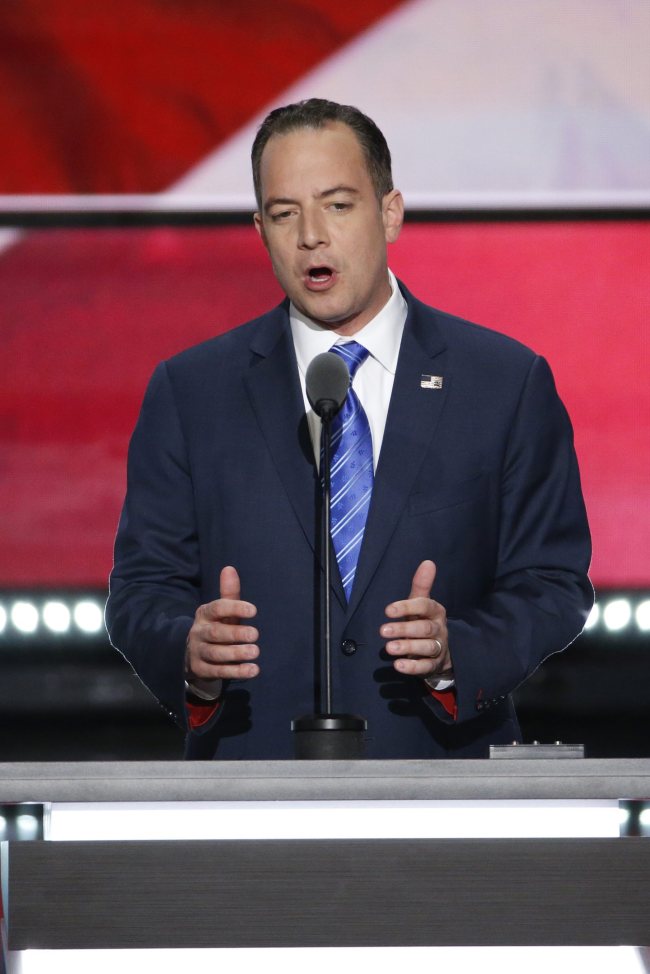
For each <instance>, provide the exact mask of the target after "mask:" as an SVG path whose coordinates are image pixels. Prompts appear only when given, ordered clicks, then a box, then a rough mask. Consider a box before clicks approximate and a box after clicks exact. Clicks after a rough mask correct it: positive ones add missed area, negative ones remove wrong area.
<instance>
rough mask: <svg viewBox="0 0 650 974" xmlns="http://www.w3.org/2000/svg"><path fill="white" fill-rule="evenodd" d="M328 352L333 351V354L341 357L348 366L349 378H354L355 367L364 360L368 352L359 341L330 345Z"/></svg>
mask: <svg viewBox="0 0 650 974" xmlns="http://www.w3.org/2000/svg"><path fill="white" fill-rule="evenodd" d="M330 352H334V354H335V355H338V356H339V358H342V359H343V361H344V362H345V364H346V365H347V367H348V372H349V373H350V378H351V379H354V375H355V373H356V371H357V369H358V368H359V366H360V365H361V363H362V362H365V360H366V359H367V358H368V355H369V354H370V353H369V352H368V349H367V348H364V347H363V345H359V342H346V343H345V344H344V345H332V347H331V348H330Z"/></svg>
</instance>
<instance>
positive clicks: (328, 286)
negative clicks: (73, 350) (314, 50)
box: [106, 99, 593, 760]
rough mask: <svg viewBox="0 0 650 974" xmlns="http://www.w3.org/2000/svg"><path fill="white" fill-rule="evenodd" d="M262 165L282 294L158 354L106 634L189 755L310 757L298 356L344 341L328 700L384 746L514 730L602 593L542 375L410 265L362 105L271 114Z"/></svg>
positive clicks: (316, 614)
mask: <svg viewBox="0 0 650 974" xmlns="http://www.w3.org/2000/svg"><path fill="white" fill-rule="evenodd" d="M252 161H253V178H254V183H255V192H256V198H257V207H258V210H257V213H256V214H255V226H256V228H257V230H258V233H259V234H260V237H261V239H262V241H263V243H264V246H265V247H266V249H267V250H268V253H269V257H270V259H271V263H272V265H273V270H274V272H275V274H276V276H277V279H278V281H279V282H280V284H281V286H282V288H283V289H284V291H285V293H286V296H287V298H286V301H284V302H283V303H282V304H281V305H280V306H279V307H278V308H275V309H274V310H272V311H270V312H268V313H267V314H265V315H263V316H262V317H260V318H258V319H256V320H255V321H251V322H248V323H247V324H245V325H243V326H241V327H239V328H236V329H234V330H233V331H230V332H228V333H226V334H224V335H221V336H219V337H218V338H215V339H212V340H211V341H208V342H205V343H203V344H201V345H198V346H196V347H194V348H191V349H188V350H187V351H185V352H183V353H181V354H180V355H177V356H175V357H174V358H172V359H170V360H169V361H167V362H163V363H162V364H161V365H159V366H158V368H157V369H156V371H155V373H154V375H153V378H152V380H151V382H150V385H149V388H148V389H147V393H146V396H145V399H144V403H143V406H142V411H141V414H140V417H139V419H138V423H137V426H136V429H135V432H134V434H133V438H132V441H131V445H130V449H129V464H128V488H127V495H126V500H125V503H124V509H123V512H122V516H121V519H120V525H119V529H118V534H117V540H116V545H115V564H114V568H113V572H112V575H111V583H110V596H109V600H108V605H107V610H106V618H107V624H108V629H109V633H110V637H111V641H112V643H113V644H114V646H116V647H117V648H118V649H119V650H120V651H121V652H122V653H123V654H124V655H125V656H126V658H127V659H128V660H129V662H130V663H131V664H132V666H133V667H134V669H135V670H136V672H137V673H138V675H139V676H140V678H141V679H142V680H143V681H144V683H145V684H146V685H147V686H148V687H149V688H150V689H151V690H152V692H153V693H154V694H155V695H156V696H157V698H158V699H159V700H160V702H161V703H162V705H163V706H164V707H165V709H166V710H168V711H169V712H170V714H172V715H173V716H174V717H175V718H176V720H177V721H179V722H180V723H181V724H182V725H183V726H184V727H185V728H186V730H187V743H186V755H187V757H189V758H213V757H214V758H222V759H239V760H245V759H253V758H255V759H256V758H265V759H273V758H290V757H292V756H293V740H292V732H291V719H292V718H294V717H297V716H300V715H301V714H306V713H309V712H313V711H314V710H315V709H317V706H316V699H315V692H317V690H316V691H315V686H316V688H317V684H318V679H317V671H318V662H317V660H318V651H317V650H318V644H319V640H320V610H319V603H320V599H319V592H320V579H321V572H322V567H321V558H322V551H321V550H320V547H321V546H320V542H319V516H320V513H319V512H320V492H321V488H320V474H319V466H320V433H321V431H320V420H319V419H318V417H317V416H316V415H315V413H314V412H313V411H312V410H311V409H310V407H309V402H308V400H307V397H306V391H305V373H306V370H307V368H308V366H309V364H310V362H311V361H312V360H313V359H314V357H315V356H316V355H318V354H319V353H321V352H325V351H329V350H330V349H332V347H333V346H334V348H335V354H337V355H340V356H341V357H343V358H344V359H345V361H346V364H347V365H348V367H349V369H350V374H351V377H352V384H351V387H350V390H349V392H348V399H347V400H346V404H345V405H344V411H345V410H346V408H347V410H348V411H347V414H346V417H347V418H346V419H345V421H344V422H342V423H341V424H340V428H339V430H338V431H336V432H335V452H334V457H333V464H332V480H333V491H334V493H333V498H332V519H331V524H332V548H333V561H334V566H335V567H334V572H333V574H334V579H333V583H332V646H333V653H332V662H333V673H332V692H333V699H334V701H335V709H336V710H337V711H338V712H348V713H351V714H361V715H362V716H363V717H365V718H366V720H367V722H368V730H367V736H366V753H367V756H368V757H371V758H437V757H440V758H443V757H481V756H485V755H486V754H487V748H488V745H489V744H491V743H495V744H496V743H508V742H511V741H514V740H518V739H519V729H518V725H517V720H516V716H515V713H514V708H513V705H512V701H511V698H510V694H511V692H512V691H513V690H514V689H515V688H516V687H517V686H518V685H519V684H520V683H522V682H523V681H524V680H525V679H526V678H527V677H528V676H529V675H530V674H531V673H532V672H533V671H534V670H535V669H536V668H537V667H538V666H539V664H540V663H541V662H542V660H543V659H544V658H545V657H547V656H548V655H550V654H551V653H555V652H558V651H560V650H561V649H563V648H564V647H565V646H566V645H567V644H568V643H570V642H571V640H572V639H574V638H575V636H576V635H577V634H578V633H579V632H580V630H581V628H582V626H583V624H584V621H585V619H586V617H587V614H588V612H589V610H590V607H591V604H592V599H593V591H592V588H591V585H590V583H589V581H588V579H587V569H588V566H589V558H590V542H589V531H588V527H587V522H586V516H585V511H584V504H583V500H582V495H581V490H580V481H579V474H578V468H577V464H576V458H575V454H574V450H573V442H572V431H571V426H570V423H569V420H568V417H567V415H566V412H565V410H564V407H563V406H562V403H561V402H560V400H559V398H558V395H557V393H556V390H555V387H554V383H553V378H552V376H551V373H550V370H549V368H548V365H547V364H546V362H545V361H544V360H543V359H542V358H540V357H539V356H536V355H535V354H534V353H533V352H532V351H530V350H529V349H527V348H525V347H524V346H523V345H520V344H519V343H517V342H515V341H513V340H511V339H509V338H506V337H505V336H503V335H499V334H497V333H495V332H492V331H488V330H486V329H483V328H480V327H478V326H477V325H473V324H470V323H468V322H465V321H462V320H460V319H458V318H455V317H452V316H451V315H448V314H444V313H442V312H439V311H435V310H434V309H432V308H429V307H427V306H425V305H423V304H421V303H420V302H419V301H417V300H416V299H415V298H414V297H413V296H412V295H411V294H410V293H409V292H408V291H407V289H406V288H405V287H404V286H403V285H402V284H401V283H399V282H398V281H397V280H396V279H395V277H394V276H393V274H392V273H391V271H390V270H389V268H388V264H387V244H389V243H392V242H393V241H395V240H396V239H397V237H398V235H399V232H400V229H401V226H402V222H403V216H404V208H403V201H402V197H401V194H400V193H399V191H398V190H396V189H394V188H393V182H392V175H391V160H390V153H389V150H388V147H387V145H386V141H385V139H384V137H383V135H382V133H381V132H380V131H379V129H378V128H377V127H376V125H375V124H374V123H373V122H372V121H371V120H370V119H369V118H367V117H366V116H365V115H363V114H362V113H361V112H359V111H358V110H357V109H356V108H352V107H350V106H344V105H338V104H336V103H333V102H329V101H324V100H322V99H310V100H309V101H306V102H301V103H299V104H295V105H288V106H286V107H284V108H279V109H276V110H275V111H273V112H271V113H270V115H268V116H267V118H266V119H265V121H264V122H263V123H262V125H261V127H260V129H259V131H258V134H257V137H256V139H255V143H254V145H253V152H252ZM337 449H338V452H337Z"/></svg>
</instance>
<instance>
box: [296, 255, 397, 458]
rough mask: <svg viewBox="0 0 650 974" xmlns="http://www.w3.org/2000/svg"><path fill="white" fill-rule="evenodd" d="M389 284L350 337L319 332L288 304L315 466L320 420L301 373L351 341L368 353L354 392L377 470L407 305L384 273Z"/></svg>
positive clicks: (330, 332)
mask: <svg viewBox="0 0 650 974" xmlns="http://www.w3.org/2000/svg"><path fill="white" fill-rule="evenodd" d="M388 276H389V280H390V286H391V290H392V293H391V296H390V298H389V299H388V301H387V302H386V304H385V305H384V307H383V308H382V309H381V311H380V312H379V314H377V315H375V317H374V318H373V319H372V321H369V322H368V324H367V325H364V326H363V328H361V330H360V331H358V332H356V333H355V334H354V335H353V336H351V338H347V337H344V336H341V335H337V334H336V333H335V332H332V331H329V330H328V329H327V328H322V327H321V326H320V325H316V324H314V322H313V321H312V320H311V319H310V318H307V317H306V316H305V315H303V314H302V313H301V312H300V311H298V310H297V308H295V307H294V306H293V304H291V305H290V308H289V321H290V324H291V334H292V336H293V344H294V347H295V350H296V358H297V360H298V372H299V373H300V385H301V388H302V395H303V399H304V402H305V411H306V413H307V420H308V422H309V432H310V434H311V441H312V445H313V448H314V456H315V458H316V464H319V463H320V438H321V421H320V417H319V416H317V415H316V413H315V412H314V410H313V409H312V408H311V406H310V404H309V400H308V399H307V391H306V388H305V374H306V372H307V369H308V367H309V364H310V362H311V361H312V359H314V358H316V356H317V355H320V354H321V352H329V350H330V349H331V347H332V345H342V344H345V343H346V342H348V341H351V340H354V341H355V342H358V343H359V345H363V347H364V348H367V349H368V351H369V353H370V354H369V355H368V358H367V359H366V360H365V361H364V362H362V363H361V365H360V366H359V368H358V369H357V371H356V374H355V376H354V391H355V392H356V394H357V396H358V397H359V400H360V402H361V405H362V406H363V408H364V410H365V412H366V416H367V417H368V423H369V424H370V432H371V434H372V453H373V464H374V469H375V470H376V469H377V462H378V460H379V451H380V450H381V444H382V441H383V438H384V429H385V427H386V416H387V414H388V404H389V403H390V397H391V393H392V391H393V382H394V380H395V370H396V368H397V357H398V355H399V347H400V343H401V341H402V334H403V332H404V323H405V322H406V313H407V308H406V301H405V300H404V298H403V296H402V293H401V291H400V289H399V287H398V286H397V281H396V280H395V277H394V275H393V273H392V271H390V270H389V271H388Z"/></svg>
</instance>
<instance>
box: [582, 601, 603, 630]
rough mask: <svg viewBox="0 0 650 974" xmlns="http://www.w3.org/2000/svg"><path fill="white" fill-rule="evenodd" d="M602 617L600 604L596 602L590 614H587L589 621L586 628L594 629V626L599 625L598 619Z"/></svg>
mask: <svg viewBox="0 0 650 974" xmlns="http://www.w3.org/2000/svg"><path fill="white" fill-rule="evenodd" d="M599 618H600V606H599V605H598V603H597V602H594V605H593V608H592V610H591V612H590V613H589V615H588V616H587V621H586V622H585V629H593V628H594V626H596V625H598V620H599Z"/></svg>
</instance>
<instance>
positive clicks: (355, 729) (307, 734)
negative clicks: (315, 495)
mask: <svg viewBox="0 0 650 974" xmlns="http://www.w3.org/2000/svg"><path fill="white" fill-rule="evenodd" d="M318 405H319V407H320V408H319V412H320V417H321V421H322V424H323V466H324V469H323V505H322V518H321V536H322V539H323V555H324V559H323V569H324V571H323V584H324V586H325V593H324V598H323V609H324V615H325V618H324V626H323V628H324V640H323V641H324V649H325V653H324V656H325V673H324V676H325V680H324V687H323V681H321V690H320V701H321V713H319V714H308V715H306V716H304V717H297V718H296V719H295V720H292V721H291V729H292V731H293V732H294V734H295V735H296V736H295V738H294V743H295V756H296V758H299V759H302V760H305V759H306V760H354V759H358V758H362V757H364V737H363V735H364V731H365V730H366V728H367V726H368V725H367V722H366V721H365V720H364V718H363V717H357V716H355V715H353V714H335V713H332V604H331V584H330V583H331V577H332V557H331V547H332V546H331V539H330V510H331V500H332V489H331V477H330V462H331V452H332V431H331V423H332V419H333V417H334V416H335V414H336V413H337V412H338V408H339V407H338V405H337V403H335V402H333V401H332V400H321V402H319V404H318Z"/></svg>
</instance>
